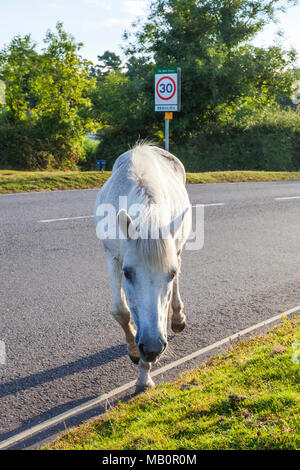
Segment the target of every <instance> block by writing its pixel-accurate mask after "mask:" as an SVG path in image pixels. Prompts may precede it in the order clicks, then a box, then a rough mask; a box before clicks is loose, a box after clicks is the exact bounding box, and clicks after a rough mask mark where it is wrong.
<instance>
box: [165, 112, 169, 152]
mask: <svg viewBox="0 0 300 470" xmlns="http://www.w3.org/2000/svg"><path fill="white" fill-rule="evenodd" d="M165 150H167V151H169V119H168V118H167V117H166V113H165Z"/></svg>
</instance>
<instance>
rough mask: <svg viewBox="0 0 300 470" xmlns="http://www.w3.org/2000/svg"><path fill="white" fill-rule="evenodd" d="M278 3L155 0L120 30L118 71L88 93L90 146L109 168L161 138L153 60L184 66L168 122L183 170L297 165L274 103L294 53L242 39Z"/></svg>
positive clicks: (287, 84) (288, 78)
mask: <svg viewBox="0 0 300 470" xmlns="http://www.w3.org/2000/svg"><path fill="white" fill-rule="evenodd" d="M289 3H292V2H289V1H287V2H286V5H288V4H289ZM280 5H281V4H280V3H279V2H278V1H277V0H269V1H267V0H265V1H263V2H257V1H254V2H253V1H249V0H235V1H234V2H232V1H227V0H218V1H215V2H211V1H206V0H201V1H196V0H153V1H152V3H151V8H150V14H149V16H148V19H147V20H146V21H145V22H144V23H137V25H136V27H135V29H134V30H133V32H132V33H130V34H129V33H125V35H124V38H125V44H124V52H125V54H126V57H127V61H126V68H125V71H123V72H122V70H121V69H120V68H119V67H115V66H113V67H110V68H107V69H106V70H107V71H106V73H105V76H103V74H102V76H101V77H99V76H98V80H97V85H96V88H95V90H94V92H93V94H92V96H91V100H92V102H93V110H94V111H93V112H94V117H95V118H97V119H98V120H99V121H100V122H101V124H102V128H101V130H100V131H99V137H100V144H99V147H98V151H97V152H98V153H99V156H102V157H103V158H106V159H108V162H109V168H111V166H112V164H113V161H114V159H115V158H116V157H117V156H118V155H119V154H120V153H122V152H124V151H125V150H126V149H127V148H128V147H129V146H130V145H132V144H133V143H134V142H135V141H137V140H138V139H145V138H146V139H147V138H148V139H150V140H154V141H156V142H157V143H158V144H160V145H162V144H163V130H164V129H163V128H164V120H163V113H155V112H154V110H153V80H154V64H155V65H156V66H172V65H174V66H180V67H181V69H182V110H181V112H180V113H178V114H177V113H175V115H174V119H173V121H172V122H171V126H170V127H171V146H170V149H171V151H173V152H174V153H175V154H177V155H178V156H179V157H180V158H181V159H182V160H183V161H184V163H185V165H186V166H187V168H188V170H191V171H199V170H203V169H207V170H217V169H233V168H234V169H237V168H241V169H244V168H249V169H252V168H253V169H277V170H280V169H286V170H287V169H292V168H294V164H297V162H295V158H296V157H295V155H294V153H296V150H295V148H294V147H293V145H294V144H296V143H297V139H296V138H294V137H295V135H298V134H297V132H296V131H295V129H294V127H295V126H296V127H297V125H296V121H295V123H294V121H293V123H294V124H293V125H292V129H289V130H288V136H287V135H286V134H285V131H282V122H283V121H288V122H291V123H292V118H291V117H290V113H288V114H287V116H286V117H284V115H283V114H282V113H281V112H280V109H279V108H278V107H277V108H276V107H275V103H276V102H280V101H281V102H286V101H287V99H288V98H289V97H291V95H292V93H293V91H294V83H295V73H294V70H293V64H294V62H295V52H294V51H293V50H290V51H285V50H282V49H281V48H280V47H278V46H272V47H269V48H266V49H263V48H258V47H254V46H253V45H251V43H250V42H249V41H250V39H252V38H253V37H254V36H255V34H256V33H257V32H258V31H260V30H261V28H262V27H263V25H264V24H266V23H267V22H268V21H270V20H272V18H273V16H274V12H275V11H276V10H277V8H279V6H280ZM101 59H102V60H103V59H107V60H110V59H111V57H110V55H109V54H108V53H106V56H105V57H104V56H103V57H102V58H101ZM116 63H117V61H116V57H114V61H113V62H112V63H111V65H114V64H116ZM107 65H108V63H107ZM283 97H284V100H285V101H284V100H283ZM277 112H278V113H279V114H278V115H279V118H278V122H277V123H276V122H275V121H276V119H275V117H274V116H275V114H276V113H277ZM261 116H268V118H266V119H268V120H269V121H270V120H271V121H272V123H270V122H264V120H263V118H262V117H261ZM270 116H272V117H270ZM279 121H280V122H279ZM283 128H284V129H286V127H285V126H283ZM277 165H278V166H277Z"/></svg>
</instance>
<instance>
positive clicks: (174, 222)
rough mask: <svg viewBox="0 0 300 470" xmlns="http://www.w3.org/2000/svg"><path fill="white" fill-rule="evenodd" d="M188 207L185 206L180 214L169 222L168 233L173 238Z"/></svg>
mask: <svg viewBox="0 0 300 470" xmlns="http://www.w3.org/2000/svg"><path fill="white" fill-rule="evenodd" d="M189 209H190V207H187V208H186V209H185V210H184V211H183V212H182V214H180V215H178V216H177V217H175V219H173V220H172V221H171V222H170V227H169V230H170V234H171V235H172V237H173V238H176V236H177V232H178V231H179V229H180V228H181V226H182V223H183V219H184V217H185V216H186V214H187V212H188V211H189Z"/></svg>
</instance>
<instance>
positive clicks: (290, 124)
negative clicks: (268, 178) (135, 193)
mask: <svg viewBox="0 0 300 470" xmlns="http://www.w3.org/2000/svg"><path fill="white" fill-rule="evenodd" d="M170 150H171V151H172V153H174V154H175V155H176V156H178V157H179V158H180V159H181V161H182V162H183V164H184V165H185V167H186V170H187V171H195V172H196V171H222V170H265V171H298V170H300V116H298V115H296V114H295V113H294V112H292V111H283V110H279V109H276V110H274V109H273V110H271V111H267V112H266V113H262V114H261V115H258V116H255V117H253V118H252V119H250V118H249V117H248V119H247V121H246V122H241V123H239V124H237V123H232V124H230V125H227V126H224V127H219V128H214V129H212V130H211V131H210V130H209V129H207V130H206V131H205V132H203V133H202V134H198V135H194V136H192V137H190V138H189V139H188V140H187V141H186V142H185V143H184V144H177V145H176V144H172V142H170Z"/></svg>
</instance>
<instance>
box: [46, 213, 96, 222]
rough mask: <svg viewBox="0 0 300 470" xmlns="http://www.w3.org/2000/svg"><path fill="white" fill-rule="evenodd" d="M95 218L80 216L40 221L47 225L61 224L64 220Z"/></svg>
mask: <svg viewBox="0 0 300 470" xmlns="http://www.w3.org/2000/svg"><path fill="white" fill-rule="evenodd" d="M92 217H94V216H93V215H80V216H79V217H62V218H61V219H47V220H39V222H41V223H42V224H47V223H49V222H60V221H62V220H76V219H91V218H92Z"/></svg>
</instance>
